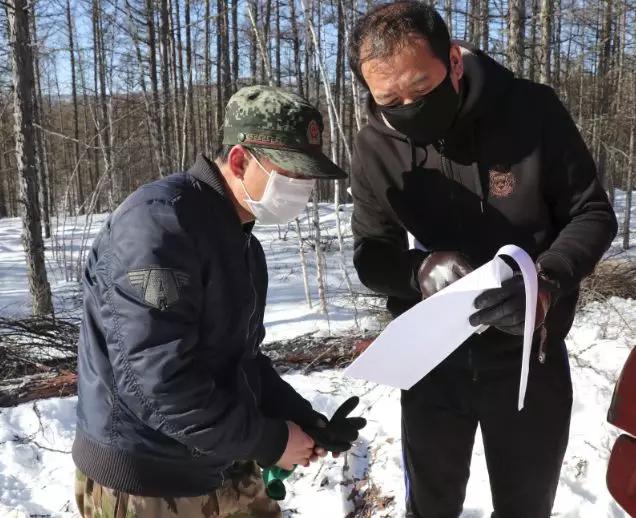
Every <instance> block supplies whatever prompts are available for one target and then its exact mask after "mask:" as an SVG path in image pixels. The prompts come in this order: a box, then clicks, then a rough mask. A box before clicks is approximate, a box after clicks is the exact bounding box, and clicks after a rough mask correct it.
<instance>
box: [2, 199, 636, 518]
mask: <svg viewBox="0 0 636 518" xmlns="http://www.w3.org/2000/svg"><path fill="white" fill-rule="evenodd" d="M622 196H623V195H622V193H619V196H618V198H617V209H618V212H619V213H620V208H619V207H621V200H622V199H624V197H622ZM321 213H322V215H323V222H324V226H325V230H323V238H325V240H328V241H329V245H328V254H327V274H328V287H327V291H328V293H327V295H328V302H329V314H328V316H323V315H319V314H318V313H317V311H316V307H317V288H316V285H315V282H314V278H315V262H314V257H313V252H311V250H308V252H307V258H308V262H309V268H310V279H311V291H312V296H313V301H314V309H313V310H310V309H309V308H308V307H307V306H306V304H305V298H304V290H303V283H302V275H301V266H300V260H299V258H298V251H297V236H296V233H295V231H294V230H293V229H290V230H289V231H288V232H287V235H286V239H285V235H284V232H281V235H280V237H279V231H278V229H277V227H257V229H256V234H257V235H258V237H259V238H260V239H261V241H262V243H263V247H264V249H265V252H266V254H267V257H268V263H269V267H270V293H269V298H268V306H267V312H266V327H267V333H268V337H267V340H278V339H283V338H290V337H293V336H297V335H299V334H303V333H307V332H319V333H325V334H326V333H329V332H332V333H334V332H338V331H342V330H345V329H350V328H353V327H355V326H356V317H357V322H358V324H357V325H358V326H359V327H361V328H364V329H369V328H375V327H376V326H377V324H375V322H374V321H373V317H372V313H371V312H370V311H369V310H368V309H366V306H365V302H368V301H367V299H361V298H353V297H351V296H350V295H349V293H348V289H347V287H346V283H345V280H344V276H343V274H342V271H341V268H340V264H341V262H340V256H339V253H338V245H337V241H336V240H335V239H330V238H333V237H335V235H336V233H335V226H334V220H335V218H334V213H333V211H332V210H331V208H329V207H327V206H324V207H321ZM634 216H636V214H635V215H634ZM634 219H636V217H634ZM102 220H103V218H101V217H99V218H96V219H95V221H94V222H93V224H92V226H91V228H90V229H89V232H88V233H85V232H84V226H85V225H84V221H83V218H80V219H79V220H78V221H77V222H75V221H71V220H69V221H68V222H67V228H66V230H65V232H64V239H61V238H60V239H58V240H57V245H58V246H62V245H64V246H65V248H66V250H67V268H68V269H70V270H72V269H73V265H72V264H71V263H74V262H75V260H76V258H77V255H78V253H79V251H80V249H81V248H82V246H81V242H82V235H84V234H86V236H87V241H88V242H90V239H92V236H94V234H95V233H96V231H97V229H98V225H99V224H100V223H101V221H102ZM342 220H343V222H347V225H346V226H345V225H343V228H344V229H345V235H346V237H347V239H346V244H347V246H346V249H345V263H346V264H347V266H348V268H349V273H350V276H351V281H352V283H353V287H354V291H362V288H361V287H360V285H359V282H358V280H357V277H356V275H355V273H354V272H353V271H352V270H351V238H350V229H349V227H348V221H349V208H348V207H347V208H345V210H344V212H343V217H342ZM71 223H72V225H71ZM19 231H20V227H19V221H18V220H6V219H5V220H0V300H1V301H2V302H1V303H0V314H2V315H7V314H11V315H20V314H25V313H27V312H28V309H29V305H28V296H27V293H26V274H25V266H24V259H23V255H22V251H21V245H20V241H19ZM308 231H309V228H308V226H307V225H306V222H304V221H303V233H304V234H305V235H307V233H308ZM619 244H620V240H619V239H617V241H616V242H615V246H614V247H613V248H612V250H611V251H610V254H611V255H614V253H616V252H618V251H619ZM55 245H56V243H51V242H50V243H47V246H48V247H49V252H48V255H47V264H48V267H49V271H50V272H51V273H52V284H53V290H54V294H55V304H56V308H57V309H58V311H68V312H71V313H74V314H77V310H78V308H79V304H80V299H79V298H78V296H77V289H76V284H75V283H74V282H72V281H66V280H65V274H64V265H61V264H59V262H58V261H56V260H55V259H54V257H53V254H52V253H51V248H52V247H53V246H55ZM70 250H73V254H74V257H75V259H73V260H70V259H69V258H68V253H69V251H70ZM622 255H623V257H629V256H630V255H631V254H622ZM354 302H355V304H354ZM634 344H636V301H634V300H623V299H611V300H610V301H608V302H607V303H606V304H603V305H601V304H598V303H595V304H591V305H588V306H587V307H585V308H584V309H583V310H582V311H580V312H579V314H578V316H577V318H576V322H575V325H574V328H573V330H572V333H571V334H570V337H569V339H568V347H569V351H570V356H571V365H572V377H573V383H574V395H575V402H574V408H573V417H572V426H571V438H570V444H569V448H568V451H567V454H566V458H565V462H564V465H563V470H562V474H561V481H560V486H559V491H558V493H557V499H556V504H555V507H554V516H559V517H567V518H603V517H608V518H610V517H611V518H618V517H623V516H626V515H625V513H623V511H622V510H621V509H620V508H619V507H618V506H617V505H616V504H615V503H614V502H613V500H612V498H611V497H610V495H609V493H608V492H607V489H606V487H605V469H606V465H607V458H608V455H609V451H610V448H611V445H612V444H613V440H614V438H615V437H616V435H617V432H616V430H614V429H613V428H612V427H611V426H609V425H607V424H606V422H605V418H606V413H607V407H608V405H609V401H610V398H611V394H612V390H613V387H614V383H615V380H616V377H617V376H618V374H619V372H620V369H621V367H622V365H623V362H624V360H625V358H626V357H627V354H628V353H629V350H630V348H631V347H632V346H633V345H634ZM286 379H287V380H288V381H289V382H290V383H292V384H293V385H294V386H295V387H296V388H297V389H298V390H299V391H300V392H301V393H302V394H303V395H304V396H305V397H307V398H308V399H310V400H311V401H312V402H313V404H314V406H315V407H316V408H317V409H318V410H320V411H323V412H324V413H327V414H331V413H332V412H333V410H334V409H335V408H336V407H337V406H338V404H339V403H341V402H342V401H343V400H344V399H346V398H347V397H349V396H350V395H352V394H357V395H359V396H360V397H361V399H362V405H361V407H362V412H363V414H364V415H365V417H367V418H368V420H369V425H368V426H367V428H366V429H365V430H364V431H363V434H362V436H361V438H360V440H359V441H358V443H357V444H356V446H355V448H354V449H353V450H352V451H351V452H350V453H349V454H348V455H347V456H346V459H338V460H334V459H329V460H326V461H324V462H321V463H317V464H315V465H313V466H312V467H311V468H309V469H307V470H305V469H299V470H298V471H297V472H296V473H295V474H294V477H293V479H292V480H290V482H289V483H288V484H287V486H288V498H287V500H286V501H285V502H284V503H283V508H284V509H285V512H286V516H287V517H293V516H299V517H303V518H314V517H315V518H318V517H320V518H325V517H328V518H338V517H343V518H344V517H345V516H346V515H347V514H348V513H350V512H351V511H352V510H353V508H354V504H353V501H352V499H354V498H357V497H356V495H360V494H362V493H363V492H365V491H372V492H373V494H374V495H375V496H376V498H375V501H376V502H379V503H382V504H383V505H385V506H386V507H384V508H380V506H378V507H377V508H376V510H375V511H374V512H373V513H372V514H371V516H375V517H378V518H379V517H387V518H388V517H390V518H394V517H400V516H402V515H403V512H404V490H403V475H402V467H401V444H400V407H399V394H398V392H397V391H395V390H392V389H388V388H386V387H380V386H375V385H372V384H369V383H364V382H361V381H356V380H350V379H344V378H343V377H342V374H341V371H339V370H324V371H321V372H315V373H312V374H310V375H303V374H302V373H300V372H298V373H293V374H290V375H287V376H286ZM75 405H76V398H62V399H50V400H43V401H38V402H36V403H29V404H25V405H21V406H18V407H16V408H11V409H0V517H15V518H18V517H20V518H22V517H28V516H51V517H64V518H70V517H75V516H78V515H77V512H76V510H75V507H74V502H73V484H72V481H73V470H74V468H73V463H72V460H71V457H70V454H69V451H70V448H71V445H72V441H73V436H74V424H75ZM490 511H491V503H490V492H489V486H488V474H487V471H486V466H485V460H484V452H483V447H482V445H481V441H480V438H479V437H477V441H476V446H475V450H474V454H473V467H472V474H471V479H470V482H469V485H468V491H467V497H466V503H465V511H464V513H463V515H462V516H463V517H464V518H487V517H489V516H490Z"/></svg>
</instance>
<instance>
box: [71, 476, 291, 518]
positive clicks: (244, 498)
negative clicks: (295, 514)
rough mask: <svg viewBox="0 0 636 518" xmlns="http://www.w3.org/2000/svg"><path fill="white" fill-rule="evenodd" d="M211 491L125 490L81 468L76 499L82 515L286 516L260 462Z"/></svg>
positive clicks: (170, 517)
mask: <svg viewBox="0 0 636 518" xmlns="http://www.w3.org/2000/svg"><path fill="white" fill-rule="evenodd" d="M251 464H253V466H252V467H251V469H248V470H243V473H242V475H241V476H240V477H232V478H230V479H229V480H226V481H225V483H224V484H223V485H222V486H221V487H220V488H218V489H216V490H214V491H212V492H210V493H208V494H207V495H202V496H195V497H182V498H170V497H167V498H156V497H146V496H135V495H129V494H126V493H121V492H119V491H115V490H113V489H109V488H107V487H104V486H101V485H99V484H98V483H97V482H95V481H94V480H91V479H90V478H88V477H87V476H86V475H84V474H83V473H82V472H80V471H79V470H77V471H76V474H75V501H76V502H77V507H78V509H79V512H80V515H81V516H82V518H282V516H283V515H282V513H281V510H280V507H279V506H278V504H277V503H276V502H275V501H274V500H272V499H270V498H269V497H268V496H267V494H266V493H265V483H264V482H263V479H262V477H261V470H260V468H259V467H258V466H257V465H256V463H251Z"/></svg>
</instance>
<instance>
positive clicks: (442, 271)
mask: <svg viewBox="0 0 636 518" xmlns="http://www.w3.org/2000/svg"><path fill="white" fill-rule="evenodd" d="M472 271H473V268H472V266H471V265H470V264H469V263H468V260H467V259H466V258H465V257H464V256H463V255H462V254H460V253H459V252H431V253H430V254H429V255H428V257H427V258H426V259H424V262H422V265H421V266H420V268H419V270H418V272H417V280H418V283H419V286H420V292H421V293H422V300H424V299H427V298H429V297H430V296H431V295H434V294H435V293H437V292H438V291H440V290H442V289H444V288H446V287H447V286H449V285H450V284H452V283H454V282H455V281H457V280H459V279H461V278H462V277H463V276H464V275H466V274H468V273H470V272H472Z"/></svg>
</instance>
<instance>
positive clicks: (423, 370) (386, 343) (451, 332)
mask: <svg viewBox="0 0 636 518" xmlns="http://www.w3.org/2000/svg"><path fill="white" fill-rule="evenodd" d="M500 255H507V256H510V257H511V258H512V259H514V260H515V262H517V264H518V265H519V267H520V268H521V272H522V274H523V278H524V281H525V287H526V315H525V316H526V324H525V330H524V345H523V361H522V368H521V377H520V382H519V403H518V407H519V410H521V409H522V408H523V402H524V399H525V392H526V387H527V380H528V369H529V363H530V352H531V349H532V336H533V334H534V321H535V314H536V303H537V302H536V301H537V272H536V269H535V266H534V263H533V261H532V259H531V258H530V256H528V254H527V253H526V252H525V251H524V250H522V249H521V248H519V247H517V246H514V245H507V246H504V247H503V248H501V249H500V250H499V251H498V252H497V255H496V256H495V258H494V259H493V260H492V261H490V262H488V263H486V264H485V265H484V266H482V267H481V268H478V269H477V270H475V271H474V272H471V273H470V274H469V275H466V276H465V277H463V278H462V279H460V280H458V281H457V282H455V283H453V284H452V285H450V286H449V287H448V288H445V289H444V290H441V291H439V292H438V293H436V294H435V295H433V296H432V297H429V298H428V299H426V300H424V301H422V302H420V303H419V304H417V305H416V306H414V307H413V308H411V309H410V310H409V311H407V312H405V313H403V314H402V315H400V316H399V317H398V318H396V319H395V320H393V321H392V322H391V323H390V324H389V325H388V326H387V327H386V329H385V330H384V331H383V332H382V333H381V334H380V336H378V337H377V338H376V339H375V341H374V342H373V343H372V344H371V346H369V348H368V349H367V350H366V351H365V352H364V353H362V354H361V355H360V357H359V358H358V359H357V360H356V361H354V362H353V363H352V364H351V365H350V366H349V367H348V368H347V369H346V370H345V372H344V374H345V375H346V376H351V377H354V378H361V379H365V380H368V381H373V382H375V383H379V384H382V385H389V386H392V387H397V388H401V389H404V390H408V389H410V388H411V387H412V386H413V385H415V384H416V383H417V382H418V381H420V380H421V379H422V378H423V377H424V376H426V375H427V374H428V373H429V372H430V371H431V370H433V369H434V368H435V367H436V366H437V365H439V364H440V363H441V362H442V361H443V360H444V359H445V358H446V357H447V356H448V355H450V354H451V353H452V352H453V351H454V350H455V349H457V348H458V347H459V346H460V345H461V344H462V343H463V342H465V341H466V339H468V338H469V337H470V335H472V334H473V333H474V332H479V331H482V330H483V329H481V328H476V327H474V326H472V325H471V324H470V322H469V321H468V318H469V317H470V315H472V314H473V313H474V312H475V311H476V310H475V308H474V306H473V302H474V300H475V297H477V295H479V294H480V293H482V292H483V291H484V290H487V289H491V288H497V287H499V286H501V283H502V282H503V281H504V280H506V279H509V278H510V277H511V276H512V270H511V269H510V267H509V266H508V265H507V264H506V263H505V262H504V261H503V260H502V259H501V258H500V257H499V256H500Z"/></svg>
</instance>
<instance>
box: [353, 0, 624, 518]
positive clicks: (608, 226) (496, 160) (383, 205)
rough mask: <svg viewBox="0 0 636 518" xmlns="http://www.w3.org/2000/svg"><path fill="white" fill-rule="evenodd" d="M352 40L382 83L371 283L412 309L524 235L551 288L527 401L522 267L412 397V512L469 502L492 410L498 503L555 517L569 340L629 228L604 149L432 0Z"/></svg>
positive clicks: (368, 198)
mask: <svg viewBox="0 0 636 518" xmlns="http://www.w3.org/2000/svg"><path fill="white" fill-rule="evenodd" d="M349 52H350V62H351V65H352V68H353V71H354V73H355V74H356V76H357V78H358V79H359V81H360V82H361V83H362V84H363V85H365V86H366V87H367V88H368V89H369V91H370V96H369V100H368V107H367V112H368V119H369V121H368V124H367V125H366V126H365V127H364V128H362V130H361V131H360V133H359V134H358V136H357V139H356V142H355V157H354V160H353V169H352V176H351V184H352V194H353V202H354V210H353V218H352V228H353V234H354V239H355V244H354V246H355V253H354V262H355V266H356V268H357V271H358V275H359V277H360V280H361V281H362V282H363V283H364V284H365V285H366V286H368V287H369V288H370V289H372V290H373V291H375V292H377V293H380V294H383V295H386V296H388V308H389V309H390V310H391V311H392V312H393V314H399V313H400V312H402V311H404V310H406V309H408V308H410V307H411V306H413V305H414V304H416V303H417V302H418V301H419V300H421V299H422V298H426V297H428V296H430V295H432V294H433V293H435V292H436V291H437V290H439V289H442V288H444V287H445V286H447V285H448V284H449V283H451V282H453V281H454V280H457V279H458V278H459V277H461V276H462V275H464V274H465V273H466V272H468V271H470V270H471V269H473V268H475V267H478V266H480V265H482V264H484V263H485V262H487V261H488V260H490V259H492V257H493V256H494V254H495V253H496V252H497V250H498V249H499V248H500V247H501V246H503V245H506V244H516V245H518V246H520V247H522V248H523V249H525V250H526V251H527V252H528V253H529V254H530V255H531V256H532V257H533V258H534V259H535V261H536V264H537V269H538V272H539V276H540V286H541V288H542V289H541V291H540V297H539V304H538V306H539V307H538V309H539V311H538V319H537V322H536V323H535V325H536V326H537V328H539V327H540V328H541V329H540V331H541V332H537V333H536V340H535V344H534V349H535V350H534V353H533V360H532V363H531V366H530V380H529V387H528V393H527V397H526V406H525V408H524V410H523V411H521V412H518V411H517V409H516V398H517V395H518V383H519V368H520V361H521V345H522V337H521V335H522V333H523V324H524V310H525V299H524V295H523V293H524V291H523V282H522V281H521V279H520V278H519V277H515V278H513V279H512V280H511V281H510V282H508V283H506V285H505V286H504V287H502V288H500V289H497V290H493V291H490V292H486V293H484V294H483V295H482V296H480V297H479V298H478V299H477V300H476V301H475V307H476V309H475V314H474V315H473V316H472V317H471V323H472V324H473V325H475V326H480V325H486V326H490V327H489V329H488V330H487V331H486V332H484V333H483V334H481V335H474V336H472V337H471V338H470V339H469V340H467V341H466V342H465V343H464V344H462V346H461V347H460V348H459V349H458V350H456V351H455V352H454V353H453V354H452V355H451V356H449V357H448V358H447V359H446V360H445V361H444V362H443V363H442V364H441V365H440V366H439V367H438V368H436V369H435V370H434V371H433V372H431V373H430V374H429V375H428V376H426V377H425V378H424V379H423V380H421V381H420V382H419V383H418V384H417V385H415V386H414V387H413V388H412V389H411V390H409V391H405V392H404V393H403V394H402V410H403V417H402V424H403V449H404V458H405V470H406V473H407V481H408V484H407V508H408V509H409V511H408V512H409V515H410V516H417V517H431V518H432V517H440V518H442V517H444V518H445V517H456V516H459V514H460V513H461V509H462V505H463V501H464V497H465V488H466V483H467V481H468V477H469V471H470V460H471V453H472V448H473V442H474V437H475V432H476V428H477V425H478V424H479V425H480V427H481V431H482V436H483V441H484V447H485V454H486V460H487V464H488V470H489V474H490V483H491V489H492V497H493V505H494V509H495V514H494V516H497V518H524V517H528V518H547V517H548V516H550V512H551V508H552V505H553V502H554V497H555V492H556V488H557V485H558V480H559V472H560V467H561V462H562V460H563V456H564V453H565V449H566V445H567V440H568V432H569V422H570V413H571V405H572V392H571V390H572V387H571V381H570V376H569V366H568V361H567V353H566V350H565V345H564V339H565V337H566V335H567V333H568V331H569V329H570V326H571V324H572V320H573V317H574V311H575V306H576V302H577V297H578V287H579V284H580V282H581V280H582V278H583V277H584V276H586V275H587V274H589V273H590V272H591V271H592V270H593V268H594V267H595V265H596V263H597V262H598V261H599V260H600V259H601V257H602V255H603V253H604V252H605V251H606V250H607V248H608V247H609V245H610V243H611V241H612V239H613V237H614V236H615V233H616V220H615V216H614V213H613V211H612V208H611V206H610V204H609V203H608V200H607V197H606V195H605V193H604V191H603V189H602V188H601V186H600V185H599V182H598V180H597V177H596V171H595V166H594V163H593V161H592V158H591V156H590V153H589V152H588V150H587V148H586V146H585V144H584V142H583V140H582V139H581V136H580V135H579V133H578V131H577V129H576V126H575V125H574V123H573V121H572V119H571V117H570V116H569V114H568V113H567V111H566V109H565V108H564V107H563V105H562V104H561V103H560V102H559V100H558V98H557V96H556V94H555V93H554V91H553V90H552V89H551V88H549V87H547V86H544V85H540V84H537V83H533V82H531V81H526V80H523V79H521V78H516V77H514V75H513V74H512V73H511V72H510V71H509V70H507V69H506V68H504V67H503V66H501V65H499V64H498V63H496V62H495V61H494V60H492V59H491V58H489V57H488V56H486V55H485V54H483V53H482V52H480V51H478V50H476V49H472V48H469V47H468V46H465V45H460V44H456V43H452V42H451V41H450V38H449V34H448V29H447V27H446V25H445V24H444V21H443V20H442V18H441V17H440V16H439V14H438V13H437V12H436V11H435V10H434V9H433V8H432V7H430V6H428V5H426V4H425V3H424V2H416V1H402V2H394V3H390V4H383V5H380V6H378V7H376V8H374V9H373V10H372V11H370V12H369V13H368V14H366V15H365V16H363V17H362V18H361V19H360V20H358V22H357V25H356V27H355V29H354V31H353V34H352V37H351V42H350V50H349ZM407 233H410V234H411V235H413V236H414V237H415V240H416V241H417V242H418V243H419V245H420V246H418V247H416V248H415V249H409V245H408V242H407V235H408V234H407ZM448 317H449V318H453V316H452V315H449V316H448ZM430 325H435V323H434V322H422V326H430Z"/></svg>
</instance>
